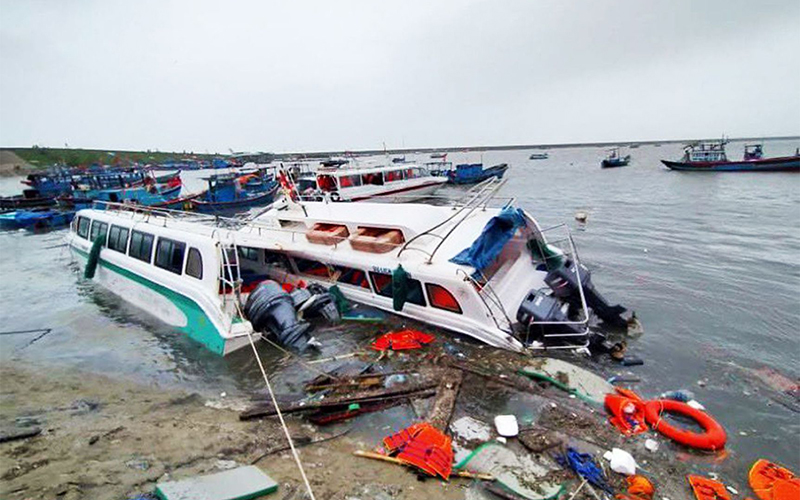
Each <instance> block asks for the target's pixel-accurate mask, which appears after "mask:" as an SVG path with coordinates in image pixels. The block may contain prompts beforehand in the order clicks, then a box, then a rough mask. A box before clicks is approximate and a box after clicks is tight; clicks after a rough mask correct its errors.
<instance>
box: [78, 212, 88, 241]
mask: <svg viewBox="0 0 800 500" xmlns="http://www.w3.org/2000/svg"><path fill="white" fill-rule="evenodd" d="M90 222H91V221H90V220H89V219H87V218H86V217H78V236H80V237H81V238H86V237H87V236H89V223H90Z"/></svg>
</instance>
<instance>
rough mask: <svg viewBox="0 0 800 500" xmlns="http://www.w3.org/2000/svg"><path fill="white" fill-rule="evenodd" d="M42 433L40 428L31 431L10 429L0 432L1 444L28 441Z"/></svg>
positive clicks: (33, 428) (32, 428)
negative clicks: (19, 440)
mask: <svg viewBox="0 0 800 500" xmlns="http://www.w3.org/2000/svg"><path fill="white" fill-rule="evenodd" d="M41 433H42V429H40V428H39V427H31V428H29V429H8V430H0V443H5V442H8V441H16V440H18V439H27V438H32V437H34V436H38V435H39V434H41Z"/></svg>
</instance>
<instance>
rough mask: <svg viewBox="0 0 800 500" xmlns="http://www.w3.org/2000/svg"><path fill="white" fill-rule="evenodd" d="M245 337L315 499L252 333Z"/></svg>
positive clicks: (309, 494)
mask: <svg viewBox="0 0 800 500" xmlns="http://www.w3.org/2000/svg"><path fill="white" fill-rule="evenodd" d="M247 338H248V339H250V346H251V347H252V348H253V354H255V356H256V361H257V362H258V368H259V370H261V375H262V376H263V377H264V383H266V384H267V390H268V391H269V397H270V399H271V400H272V404H273V406H274V407H275V413H276V414H277V415H278V419H279V420H280V421H281V427H283V433H284V434H286V440H287V441H289V448H291V450H292V455H293V456H294V461H295V463H297V468H298V469H299V470H300V476H302V478H303V483H305V486H306V491H308V496H309V498H310V499H311V500H316V497H314V492H313V491H311V485H310V484H309V482H308V478H307V477H306V471H305V470H303V464H302V463H301V462H300V456H299V455H298V454H297V450H296V449H295V447H294V441H292V436H291V434H289V428H288V427H286V421H285V420H284V419H283V414H282V413H281V409H280V407H279V406H278V401H277V400H276V399H275V393H273V392H272V386H271V385H270V383H269V378H267V372H266V371H264V365H263V364H262V363H261V357H260V356H259V355H258V350H257V349H256V344H255V342H253V334H251V333H250V332H247Z"/></svg>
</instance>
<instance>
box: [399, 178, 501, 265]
mask: <svg viewBox="0 0 800 500" xmlns="http://www.w3.org/2000/svg"><path fill="white" fill-rule="evenodd" d="M505 182H506V181H505V180H502V181H501V180H499V179H497V178H496V177H492V178H490V179H486V180H485V181H483V182H481V183H480V184H478V185H476V186H475V187H473V188H472V189H470V190H469V191H468V192H467V193H466V197H468V199H467V201H466V202H465V203H463V204H462V205H461V207H460V208H459V202H456V203H454V204H453V210H455V212H454V213H453V214H452V215H451V216H450V217H448V218H446V219H445V220H443V221H442V222H440V223H438V224H436V225H435V226H433V227H431V228H429V229H426V230H425V231H423V232H421V233H419V234H417V235H415V236H414V237H413V238H411V239H409V240H408V241H407V242H406V243H405V244H404V245H403V247H402V248H401V249H400V252H399V253H398V254H397V257H398V258H399V257H400V255H402V254H403V252H405V251H406V250H416V251H418V252H422V253H424V254H426V255H427V256H428V260H427V262H426V263H427V264H430V263H431V262H432V261H433V257H434V255H436V252H437V251H438V250H439V248H440V247H441V246H442V244H443V243H444V242H445V240H447V238H448V237H449V236H450V235H451V234H453V231H455V230H456V228H457V227H458V226H459V225H460V224H461V223H462V222H464V221H465V220H466V219H467V217H469V216H470V215H471V214H472V213H473V212H474V211H475V210H477V209H478V208H480V207H481V206H483V208H484V210H485V209H486V204H487V203H488V202H489V200H491V199H492V198H493V197H494V195H495V193H496V192H497V190H498V189H500V188H501V187H502V186H503V184H505ZM512 201H513V200H512ZM510 203H511V201H509V204H510ZM459 216H461V218H460V219H458V220H456V218H458V217H459ZM451 221H455V222H454V223H453V225H452V227H451V228H450V229H449V230H448V231H447V232H446V233H445V234H443V235H442V234H438V233H436V231H437V230H438V229H441V228H444V227H445V226H446V225H447V224H448V223H449V222H451ZM425 236H430V237H433V238H438V239H439V243H437V244H436V247H434V249H433V250H432V251H431V252H428V251H427V250H424V249H422V248H419V247H414V246H412V245H411V244H412V243H414V242H415V241H417V240H419V239H420V238H423V237H425Z"/></svg>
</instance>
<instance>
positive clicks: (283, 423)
mask: <svg viewBox="0 0 800 500" xmlns="http://www.w3.org/2000/svg"><path fill="white" fill-rule="evenodd" d="M234 248H236V247H235V246H234ZM222 255H223V261H226V260H227V255H225V252H224V251H222ZM236 265H237V266H238V265H239V262H238V260H237V262H236ZM231 273H232V271H231ZM231 277H233V276H231ZM233 303H234V306H235V307H236V311H237V312H238V314H239V316H240V317H242V318H244V317H245V316H244V313H243V312H242V308H241V306H240V304H239V300H238V299H237V298H236V297H234V300H233ZM247 338H248V339H249V340H250V347H252V348H253V354H254V355H255V357H256V362H257V363H258V369H259V370H261V376H262V377H264V383H265V384H267V391H269V397H270V399H271V400H272V405H273V406H274V407H275V413H276V414H277V415H278V419H279V420H280V421H281V427H283V433H284V434H286V440H287V441H288V442H289V448H291V449H292V455H293V456H294V461H295V463H296V464H297V468H298V469H299V470H300V476H301V477H302V478H303V483H305V485H306V491H308V496H309V498H310V499H311V500H317V499H316V497H315V496H314V492H313V491H312V490H311V484H309V482H308V477H306V471H305V470H303V464H302V463H301V462H300V456H299V455H298V454H297V449H296V448H295V447H294V441H292V435H291V434H289V428H288V427H287V426H286V421H285V420H284V419H283V413H281V409H280V407H279V406H278V401H277V400H276V399H275V393H274V392H272V385H271V384H270V383H269V378H268V377H267V372H266V371H265V370H264V364H263V363H262V362H261V356H259V355H258V349H256V343H255V342H253V333H252V332H251V331H250V330H248V331H247Z"/></svg>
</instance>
